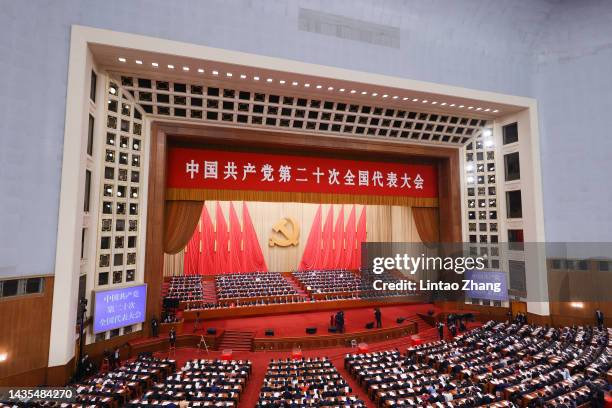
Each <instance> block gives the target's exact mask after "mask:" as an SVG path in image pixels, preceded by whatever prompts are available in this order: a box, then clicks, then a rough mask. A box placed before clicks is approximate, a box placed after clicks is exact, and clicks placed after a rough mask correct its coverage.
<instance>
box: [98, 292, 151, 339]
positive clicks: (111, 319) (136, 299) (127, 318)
mask: <svg viewBox="0 0 612 408" xmlns="http://www.w3.org/2000/svg"><path fill="white" fill-rule="evenodd" d="M146 300H147V286H146V285H140V286H132V287H128V288H121V289H114V290H107V291H101V292H96V295H95V305H94V333H99V332H103V331H107V330H112V329H116V328H119V327H123V326H129V325H132V324H135V323H142V322H143V321H144V320H145V305H146Z"/></svg>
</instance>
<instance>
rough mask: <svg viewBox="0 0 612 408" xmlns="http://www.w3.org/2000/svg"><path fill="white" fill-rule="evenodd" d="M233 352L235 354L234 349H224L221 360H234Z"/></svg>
mask: <svg viewBox="0 0 612 408" xmlns="http://www.w3.org/2000/svg"><path fill="white" fill-rule="evenodd" d="M233 354H234V352H233V351H232V349H224V350H223V351H222V352H221V360H223V361H230V360H232V356H233Z"/></svg>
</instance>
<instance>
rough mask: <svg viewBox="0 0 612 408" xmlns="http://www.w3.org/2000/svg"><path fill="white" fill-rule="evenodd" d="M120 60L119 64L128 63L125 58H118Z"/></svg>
mask: <svg viewBox="0 0 612 408" xmlns="http://www.w3.org/2000/svg"><path fill="white" fill-rule="evenodd" d="M118 60H119V62H125V61H127V60H126V59H125V58H123V57H119V58H118Z"/></svg>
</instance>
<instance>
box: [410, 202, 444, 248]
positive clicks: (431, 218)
mask: <svg viewBox="0 0 612 408" xmlns="http://www.w3.org/2000/svg"><path fill="white" fill-rule="evenodd" d="M412 216H413V217H414V223H415V225H416V228H417V231H418V233H419V236H420V237H421V241H423V243H425V244H432V243H434V242H438V241H439V240H440V218H439V215H438V209H437V208H431V207H429V208H427V207H413V208H412Z"/></svg>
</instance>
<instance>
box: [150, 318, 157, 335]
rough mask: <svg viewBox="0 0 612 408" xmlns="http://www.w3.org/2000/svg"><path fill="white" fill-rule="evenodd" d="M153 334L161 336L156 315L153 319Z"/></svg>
mask: <svg viewBox="0 0 612 408" xmlns="http://www.w3.org/2000/svg"><path fill="white" fill-rule="evenodd" d="M151 334H152V336H153V337H159V322H158V321H157V318H156V317H154V318H153V319H151Z"/></svg>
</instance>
